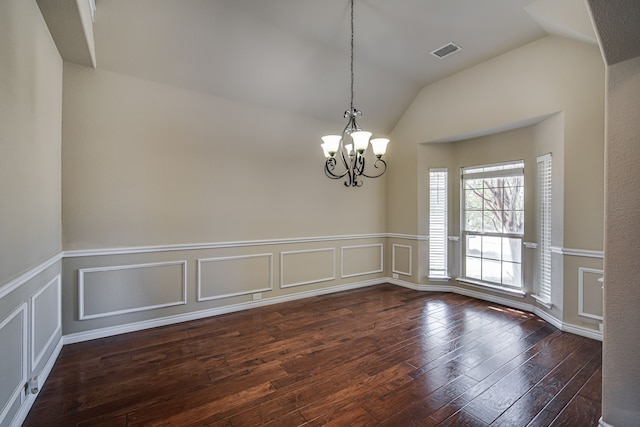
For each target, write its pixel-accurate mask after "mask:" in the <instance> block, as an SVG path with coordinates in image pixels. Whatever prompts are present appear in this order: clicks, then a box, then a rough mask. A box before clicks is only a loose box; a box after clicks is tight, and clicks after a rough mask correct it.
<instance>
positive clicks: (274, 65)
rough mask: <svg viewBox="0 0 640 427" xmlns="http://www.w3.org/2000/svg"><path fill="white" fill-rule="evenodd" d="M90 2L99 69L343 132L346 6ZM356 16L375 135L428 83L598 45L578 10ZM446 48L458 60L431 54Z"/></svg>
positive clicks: (549, 0) (426, 2) (452, 1)
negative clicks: (520, 52)
mask: <svg viewBox="0 0 640 427" xmlns="http://www.w3.org/2000/svg"><path fill="white" fill-rule="evenodd" d="M39 1H40V0H39ZM96 3H97V10H96V13H95V22H94V38H95V52H96V59H97V68H99V69H104V70H110V71H114V72H118V73H122V74H126V75H130V76H133V77H138V78H141V79H145V80H151V81H156V82H161V83H165V84H169V85H172V86H177V87H181V88H185V89H191V90H196V91H200V92H206V93H210V94H212V95H215V96H220V97H224V98H228V99H231V100H237V101H239V102H247V103H252V104H257V105H262V106H265V107H268V108H277V109H283V110H289V111H296V112H297V113H299V114H304V115H308V116H312V117H316V118H319V119H323V120H329V121H335V122H336V126H340V127H341V126H342V125H343V123H342V122H343V119H342V113H343V111H344V110H345V109H347V108H348V106H349V82H350V80H349V35H350V28H349V1H348V0H97V2H96ZM355 7H356V11H355V27H356V28H355V106H356V107H357V108H359V109H361V110H362V111H363V113H364V115H363V118H362V124H363V125H364V126H365V127H367V128H369V129H371V130H373V131H374V132H376V133H383V134H384V133H388V132H390V131H391V129H392V128H393V126H394V125H395V123H396V121H397V120H398V119H399V117H400V116H401V114H402V113H403V112H404V111H405V110H406V108H407V107H408V106H409V104H410V103H411V101H412V100H413V98H414V97H415V96H416V94H417V93H418V91H419V90H420V89H421V88H422V87H423V86H424V85H426V84H428V83H430V82H433V81H435V80H438V79H441V78H443V77H445V76H447V75H450V74H452V73H455V72H458V71H461V70H463V69H465V68H468V67H470V66H473V65H475V64H478V63H480V62H483V61H485V60H487V59H490V58H492V57H495V56H497V55H499V54H501V53H504V52H506V51H509V50H511V49H514V48H516V47H518V46H521V45H524V44H526V43H529V42H532V41H534V40H536V39H539V38H541V37H544V36H545V35H547V34H548V33H557V34H561V35H563V36H571V34H575V35H576V37H575V38H576V39H581V38H582V41H593V42H595V36H593V34H589V30H588V29H589V28H590V21H589V17H588V14H587V13H586V6H585V5H584V2H583V0H394V1H390V0H355ZM572 11H573V13H572ZM576 11H577V12H576ZM576 16H577V17H578V21H579V23H578V24H576V23H575V22H571V21H572V20H574V21H575V19H574V18H575V17H576ZM45 18H46V16H45ZM585 20H586V24H585ZM50 25H51V24H50ZM567 29H569V30H567ZM52 32H53V31H52ZM563 32H564V33H563ZM56 42H57V40H56ZM448 42H455V43H456V44H458V45H460V46H462V50H461V51H460V52H458V53H456V54H454V55H452V56H450V57H447V58H445V59H438V58H435V57H433V56H432V55H430V52H431V51H433V50H435V49H437V48H439V47H441V46H443V45H444V44H446V43H448Z"/></svg>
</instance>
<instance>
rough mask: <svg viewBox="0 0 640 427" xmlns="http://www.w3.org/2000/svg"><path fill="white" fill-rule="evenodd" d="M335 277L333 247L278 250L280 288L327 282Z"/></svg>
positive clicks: (334, 252) (334, 251)
mask: <svg viewBox="0 0 640 427" xmlns="http://www.w3.org/2000/svg"><path fill="white" fill-rule="evenodd" d="M335 278H336V250H335V248H324V249H308V250H301V251H289V252H280V287H281V288H291V287H294V286H302V285H310V284H312V283H319V282H327V281H329V280H335Z"/></svg>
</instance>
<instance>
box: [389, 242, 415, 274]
mask: <svg viewBox="0 0 640 427" xmlns="http://www.w3.org/2000/svg"><path fill="white" fill-rule="evenodd" d="M391 248H392V249H391V272H392V273H397V274H403V275H405V276H412V275H413V274H412V272H413V265H412V264H413V246H409V245H397V244H395V243H394V244H393V245H392V246H391ZM396 248H403V249H409V271H401V270H399V269H397V268H396Z"/></svg>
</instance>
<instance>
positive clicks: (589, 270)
mask: <svg viewBox="0 0 640 427" xmlns="http://www.w3.org/2000/svg"><path fill="white" fill-rule="evenodd" d="M585 273H589V274H597V275H604V271H603V270H598V269H595V268H584V267H579V268H578V316H582V317H588V318H590V319H595V320H599V321H601V322H602V320H603V317H602V316H601V315H599V314H593V313H587V312H585V311H584V274H585ZM598 283H600V282H598ZM600 289H602V285H600Z"/></svg>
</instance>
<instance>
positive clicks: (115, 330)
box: [63, 278, 388, 345]
mask: <svg viewBox="0 0 640 427" xmlns="http://www.w3.org/2000/svg"><path fill="white" fill-rule="evenodd" d="M387 282H388V281H387V279H385V278H380V279H374V280H367V281H362V282H356V283H350V284H347V285H338V286H331V287H328V288H322V289H313V290H309V291H302V292H296V293H294V294H290V295H282V296H278V297H272V298H265V299H261V300H256V301H248V302H243V303H240V304H233V305H227V306H224V307H216V308H212V309H207V310H200V311H193V312H190V313H184V314H178V315H175V316H167V317H162V318H156V319H151V320H145V321H142V322H135V323H128V324H125V325H118V326H112V327H107V328H101V329H94V330H91V331H86V332H77V333H74V334H69V335H65V336H64V337H63V340H64V344H65V345H67V344H74V343H78V342H83V341H89V340H93V339H96V338H104V337H110V336H113V335H120V334H124V333H127V332H135V331H141V330H144V329H150V328H156V327H158V326H166V325H173V324H176V323H181V322H188V321H190V320H198V319H203V318H206V317H211V316H218V315H221V314H227V313H234V312H237V311H243V310H248V309H250V308H256V307H264V306H267V305H272V304H279V303H282V302H288V301H295V300H299V299H303V298H310V297H315V296H319V295H326V294H332V293H336V292H342V291H349V290H352V289H358V288H364V287H368V286H374V285H380V284H382V283H387Z"/></svg>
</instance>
